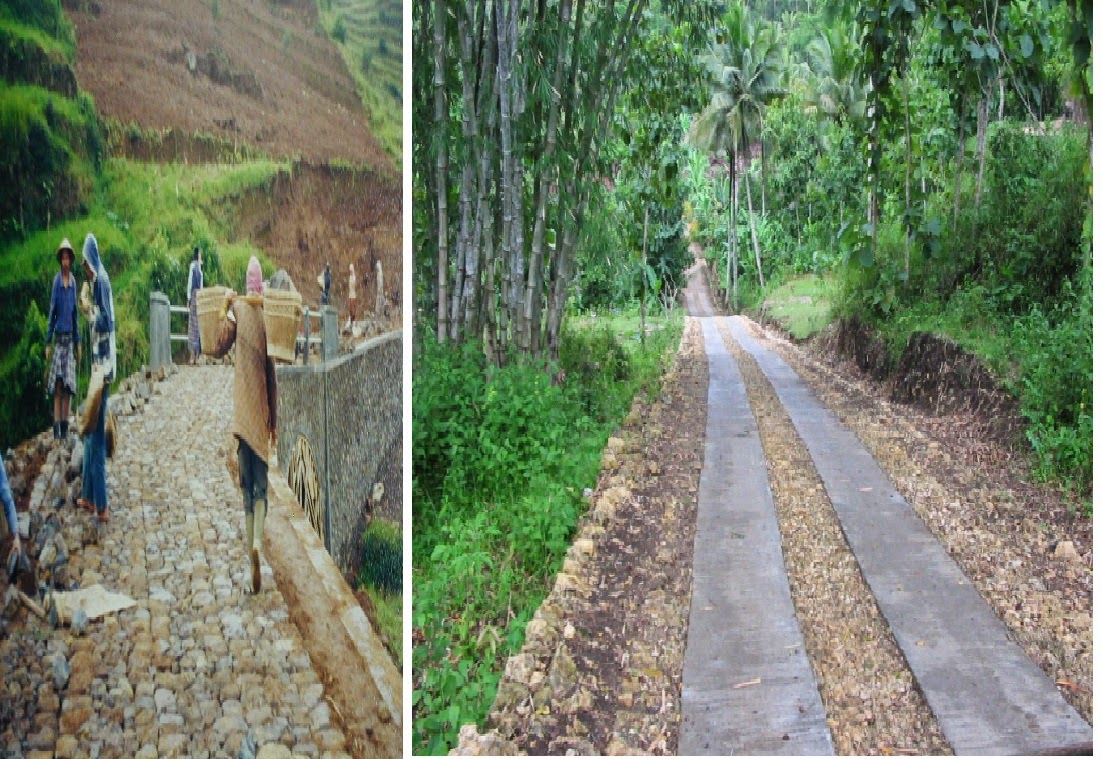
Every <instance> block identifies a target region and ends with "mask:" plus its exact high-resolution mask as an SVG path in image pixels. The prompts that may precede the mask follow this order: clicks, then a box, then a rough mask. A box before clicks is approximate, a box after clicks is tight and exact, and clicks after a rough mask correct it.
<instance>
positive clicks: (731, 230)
mask: <svg viewBox="0 0 1102 759" xmlns="http://www.w3.org/2000/svg"><path fill="white" fill-rule="evenodd" d="M727 166H728V171H729V176H730V179H731V183H730V189H729V190H728V193H729V195H730V197H729V203H728V209H729V210H728V213H729V214H730V217H731V220H730V223H729V224H728V226H727V304H728V305H729V306H730V307H731V310H733V311H734V312H735V313H738V231H737V226H736V225H737V224H738V195H739V192H738V175H737V174H736V166H737V161H736V156H735V151H733V150H728V151H727Z"/></svg>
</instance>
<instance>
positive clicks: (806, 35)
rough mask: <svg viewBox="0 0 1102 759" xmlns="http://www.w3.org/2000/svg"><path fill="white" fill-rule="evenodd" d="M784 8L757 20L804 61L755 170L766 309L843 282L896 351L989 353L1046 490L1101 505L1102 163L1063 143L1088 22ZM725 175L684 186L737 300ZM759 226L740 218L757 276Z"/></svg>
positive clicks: (845, 311)
mask: <svg viewBox="0 0 1102 759" xmlns="http://www.w3.org/2000/svg"><path fill="white" fill-rule="evenodd" d="M771 5H772V4H771V3H768V2H750V3H749V8H748V12H749V13H752V14H759V15H764V16H766V17H768V18H772V19H774V20H776V21H778V22H779V23H780V25H781V28H782V30H783V31H782V39H784V40H785V42H786V45H787V50H786V51H785V53H784V55H783V56H782V57H784V58H785V60H787V61H788V65H787V69H786V80H785V81H786V87H787V89H788V91H789V97H787V98H785V99H784V100H783V101H781V102H779V103H776V104H774V105H772V106H770V107H769V108H768V110H767V112H766V113H765V117H764V126H763V129H762V133H761V135H762V140H761V152H762V154H763V155H764V156H765V160H762V159H759V158H755V160H753V161H752V162H751V163H750V166H749V172H750V177H751V180H752V181H751V183H750V185H751V186H750V192H751V193H752V194H753V196H754V198H755V199H756V200H758V201H760V202H758V203H757V204H756V207H755V211H756V213H755V216H756V217H757V220H758V225H757V232H758V235H759V237H760V238H761V243H762V245H761V247H762V250H763V251H765V252H764V254H763V257H764V260H763V261H762V267H763V270H764V275H765V277H766V278H767V279H772V280H773V281H774V282H773V283H772V284H769V285H768V286H767V290H769V291H771V292H772V291H775V290H776V289H777V288H778V287H779V286H780V283H781V282H783V281H785V280H786V279H789V278H792V277H798V276H801V275H803V274H804V273H820V274H831V275H834V276H835V279H836V281H837V283H838V287H837V288H835V290H834V291H835V295H834V298H835V302H834V312H835V314H836V315H849V314H858V315H860V316H861V317H862V318H863V319H864V320H865V321H867V322H869V323H871V324H872V325H873V326H874V327H875V328H876V329H877V330H878V331H879V332H880V333H881V334H882V335H884V336H885V337H886V338H887V340H888V342H889V344H890V345H893V346H899V347H900V348H901V346H902V345H904V344H905V343H906V340H907V337H908V336H909V335H910V333H911V332H912V331H914V330H928V331H932V332H937V333H940V334H944V335H947V336H948V337H950V338H952V339H954V340H956V341H957V342H959V343H961V344H962V345H963V346H964V347H966V348H967V349H969V350H972V351H974V352H976V353H977V354H978V355H979V356H980V357H981V358H983V359H984V360H985V361H987V363H988V364H989V366H990V367H991V368H992V369H993V370H994V371H995V373H996V375H997V376H999V377H1000V378H1002V380H1003V383H1004V386H1005V387H1006V389H1007V390H1008V391H1009V392H1010V393H1011V394H1012V395H1014V396H1015V397H1017V398H1018V399H1019V400H1020V401H1021V404H1022V413H1023V417H1024V419H1025V421H1026V424H1027V430H1026V440H1025V441H1023V442H1024V443H1026V444H1028V445H1029V446H1031V447H1032V449H1033V450H1034V452H1035V454H1036V462H1037V470H1038V474H1039V475H1040V476H1041V477H1043V478H1045V479H1055V480H1056V481H1058V482H1060V483H1062V484H1064V485H1065V486H1068V487H1070V488H1072V489H1073V491H1075V492H1076V493H1079V494H1082V493H1084V492H1086V493H1089V492H1090V489H1091V487H1092V472H1091V467H1090V457H1091V429H1092V423H1091V418H1092V414H1093V408H1092V396H1091V392H1090V388H1091V383H1092V370H1091V366H1092V362H1091V353H1090V346H1091V345H1092V339H1091V337H1092V316H1091V309H1090V307H1089V304H1090V298H1091V280H1090V272H1091V271H1092V269H1093V266H1092V261H1093V251H1092V247H1091V237H1090V232H1089V228H1090V227H1089V216H1090V206H1091V201H1090V193H1089V189H1090V177H1091V169H1090V164H1091V149H1090V141H1089V137H1088V135H1087V133H1086V130H1084V129H1083V128H1081V127H1079V126H1076V125H1074V124H1064V125H1054V124H1052V121H1053V119H1056V118H1057V117H1062V116H1064V112H1065V103H1068V104H1069V105H1068V106H1067V107H1069V108H1073V109H1074V108H1081V107H1082V103H1083V101H1082V97H1083V95H1084V94H1085V93H1084V91H1083V89H1084V87H1087V88H1089V84H1090V82H1089V77H1085V76H1083V71H1084V66H1089V59H1090V49H1089V45H1087V44H1085V42H1084V39H1085V38H1084V35H1083V33H1082V31H1083V29H1084V26H1085V25H1086V28H1089V18H1088V19H1087V20H1086V21H1085V22H1084V17H1083V14H1082V9H1081V8H1080V7H1079V5H1073V6H1070V8H1071V12H1069V6H1068V5H1066V4H1062V3H1052V2H1040V3H1037V4H1022V3H1013V4H1010V5H1006V6H1002V7H1001V8H1000V10H999V12H998V13H995V12H993V7H991V6H988V8H987V11H988V12H987V13H986V14H985V13H984V12H983V8H982V7H981V6H982V5H983V4H982V3H980V4H976V3H972V4H968V3H964V2H956V0H939V1H938V2H917V1H916V2H915V3H898V2H881V0H868V1H867V2H863V3H858V4H843V3H833V2H827V3H820V4H818V7H815V6H814V5H808V6H807V7H806V8H790V12H787V13H785V12H782V13H780V14H777V13H775V12H774V10H775V9H772V8H771V7H770V6H771ZM809 11H810V12H809ZM828 11H829V13H828ZM722 33H723V32H722V31H721V32H720V34H722ZM1088 36H1089V35H1088ZM854 51H859V55H855V54H854ZM854 60H857V62H858V63H859V64H860V65H859V66H857V67H854V66H853V65H852V63H853V61H854ZM870 80H871V81H872V82H873V85H874V86H873V88H872V90H871V91H870V90H869V88H868V87H866V86H864V85H863V83H864V82H868V81H870ZM866 100H868V102H867V103H866V104H865V105H861V104H862V103H865V101H866ZM706 106H707V104H706V103H705V102H704V101H701V102H700V103H699V105H698V107H699V108H702V109H703V108H705V107H706ZM869 115H873V119H871V120H870V119H869V118H868V116H869ZM1045 122H1048V123H1047V125H1046V123H1045ZM726 158H727V156H726V155H722V154H715V155H713V157H712V158H711V163H710V164H709V163H707V162H706V159H705V158H704V157H703V156H701V157H700V158H691V159H690V160H689V161H688V162H687V163H686V164H685V170H684V174H685V175H686V176H687V178H688V179H687V181H688V184H689V186H690V190H689V192H688V197H689V203H690V207H689V218H690V221H691V223H690V229H691V231H692V233H693V237H694V239H695V240H696V241H698V242H699V243H700V244H701V246H702V248H703V250H704V252H705V255H706V257H707V258H708V260H709V261H710V262H711V263H712V266H713V268H714V269H716V270H718V271H720V272H721V274H720V277H719V284H720V285H721V286H726V285H727V284H728V276H727V274H726V273H725V272H723V265H724V261H725V256H726V252H725V248H726V242H725V236H726V233H727V221H726V219H725V218H724V217H725V215H726V213H727V211H728V208H729V204H730V200H729V199H728V194H727V193H728V190H727V187H728V184H727V177H726V171H724V170H723V169H719V166H720V165H721V164H720V162H721V161H722V162H724V163H726ZM870 161H871V162H870ZM724 168H725V167H724ZM717 169H719V170H717ZM744 194H745V193H744ZM761 209H764V212H762V211H761ZM759 213H760V215H759ZM749 221H750V219H749V217H748V215H747V214H746V213H745V208H741V209H740V211H739V215H738V222H737V228H736V231H735V240H737V250H738V257H737V263H738V271H739V272H741V273H743V274H745V273H746V272H752V271H753V269H754V267H755V265H756V263H755V261H754V259H753V257H752V255H751V251H750V249H749V245H750V243H751V235H750V229H749ZM751 280H752V278H751V277H746V278H745V279H742V280H741V281H740V288H742V287H743V284H744V283H750V282H751ZM743 296H744V297H743ZM740 301H741V303H740V305H742V306H743V307H749V308H756V307H757V306H758V304H759V303H760V302H761V296H760V295H759V294H758V293H756V292H754V291H753V290H751V291H749V292H744V293H743V294H742V296H740ZM1071 346H1079V348H1078V349H1077V350H1072V349H1071ZM1076 497H1079V496H1076Z"/></svg>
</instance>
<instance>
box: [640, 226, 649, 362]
mask: <svg viewBox="0 0 1102 759" xmlns="http://www.w3.org/2000/svg"><path fill="white" fill-rule="evenodd" d="M649 223H650V208H648V207H646V206H644V208H643V267H642V269H641V270H640V272H639V274H640V275H641V277H642V279H643V282H642V285H643V287H642V292H641V293H640V296H639V341H640V344H641V345H642V346H643V347H644V348H646V347H647V226H648V224H649Z"/></svg>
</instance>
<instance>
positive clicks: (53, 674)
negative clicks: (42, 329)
mask: <svg viewBox="0 0 1102 759" xmlns="http://www.w3.org/2000/svg"><path fill="white" fill-rule="evenodd" d="M169 375H170V376H168V377H167V378H166V379H164V381H155V380H152V379H148V380H147V379H145V378H137V379H135V380H126V381H124V382H123V383H121V384H122V385H123V386H124V387H125V386H128V385H133V387H132V389H131V388H128V390H127V392H126V393H125V395H124V396H120V397H124V398H125V400H124V401H123V403H122V404H121V408H120V414H121V415H120V417H119V448H118V450H117V452H116V454H115V458H114V459H113V460H111V461H109V462H108V488H109V494H110V499H111V520H110V522H109V523H108V524H107V525H106V526H105V527H103V528H100V529H97V528H96V527H94V526H93V524H92V522H91V519H92V517H91V516H90V515H88V514H87V513H85V512H83V511H81V510H79V509H77V508H75V507H74V506H73V504H72V499H73V496H74V494H75V492H79V490H77V489H76V488H78V487H79V476H78V473H79V463H78V462H77V461H75V460H73V461H70V458H69V452H68V450H67V449H57V450H55V451H54V452H53V453H51V454H50V457H49V458H48V459H47V466H46V469H45V474H46V477H40V478H39V480H40V481H42V483H43V484H42V485H41V486H40V487H39V491H38V492H39V493H40V497H39V498H38V499H37V501H36V499H35V498H34V497H32V502H31V509H32V511H33V512H35V513H36V514H37V516H32V521H34V522H35V523H36V525H37V524H39V523H41V522H42V520H45V521H47V522H48V521H50V520H56V521H57V522H58V523H59V524H60V534H61V535H62V536H64V539H65V540H64V542H65V545H66V546H67V550H68V554H69V561H68V574H69V579H68V581H69V582H74V583H76V584H78V585H80V586H81V587H86V586H89V585H91V584H93V583H100V584H102V585H103V586H104V587H105V588H107V589H108V590H111V591H114V592H117V593H123V594H125V595H127V596H129V597H130V598H132V599H134V600H135V601H136V604H135V605H134V606H133V607H131V608H129V609H125V610H123V611H121V612H118V613H116V614H110V615H108V616H106V617H105V618H103V619H100V620H93V621H91V622H90V623H89V624H88V627H87V631H86V632H84V633H83V634H82V633H80V632H79V631H75V630H73V629H71V628H70V627H60V628H57V629H54V628H52V627H51V626H50V625H49V624H48V622H47V621H46V620H40V619H38V618H37V617H35V616H33V615H32V614H30V613H29V612H27V611H25V610H22V609H18V608H17V609H12V608H11V607H9V613H10V614H12V617H11V618H10V619H9V620H8V622H7V624H6V631H5V637H4V639H3V641H2V642H0V681H2V682H3V683H4V684H5V686H6V698H5V702H4V706H3V707H2V708H3V709H4V713H3V715H2V716H4V717H5V718H6V719H4V720H0V722H3V724H4V727H3V732H2V733H0V747H3V749H4V750H5V751H6V752H8V754H9V755H25V756H57V757H71V756H85V755H88V754H89V753H90V754H91V755H93V756H95V755H105V756H140V757H153V756H185V755H186V756H192V757H214V756H237V755H238V752H239V751H240V750H241V748H242V745H243V744H245V743H248V744H249V745H250V746H252V745H255V747H256V748H258V749H265V747H267V750H268V751H277V750H278V751H285V752H288V753H290V754H293V755H300V756H322V757H334V758H335V757H341V756H349V755H352V754H355V755H367V754H368V753H371V754H372V755H388V754H395V755H396V752H395V751H394V750H393V749H392V750H391V751H389V752H384V751H380V750H378V749H377V748H374V747H372V746H371V745H365V743H364V740H363V738H362V734H363V733H362V730H361V729H360V728H361V726H360V725H359V724H358V723H356V724H354V725H352V727H353V728H356V729H354V730H350V726H349V725H348V724H346V722H345V720H344V718H343V717H342V715H341V709H340V700H339V699H338V698H337V697H336V696H335V695H334V693H333V692H332V688H331V687H327V685H326V681H325V679H323V678H322V677H321V676H320V674H319V670H318V669H317V668H316V667H315V665H314V663H313V661H312V659H311V655H310V652H309V650H308V649H307V646H306V645H305V642H304V640H303V638H302V633H301V632H300V630H299V629H298V628H297V627H296V625H295V623H294V619H293V611H292V609H293V607H291V606H289V604H288V601H287V599H285V597H284V595H283V594H282V593H281V591H280V589H279V587H278V586H277V584H276V583H275V582H274V579H273V573H272V570H271V568H270V567H269V566H268V563H267V560H265V561H264V562H263V570H262V578H263V587H262V590H261V593H260V594H259V595H256V596H252V595H248V594H246V592H245V587H246V580H247V577H248V568H247V564H246V561H245V551H244V541H243V537H242V534H243V527H244V526H243V516H242V515H243V510H242V505H241V497H240V493H239V491H238V488H237V486H236V483H235V482H234V480H233V478H232V476H231V474H230V472H229V471H228V469H227V467H226V460H227V456H228V454H229V453H231V451H230V445H231V443H230V441H231V440H232V438H231V437H230V436H229V434H228V429H229V423H230V420H231V419H232V385H233V369H232V368H231V367H228V366H202V367H197V368H186V369H182V370H181V369H176V370H171V371H170V373H169ZM135 407H136V408H135ZM66 470H67V471H66ZM55 472H56V475H55ZM50 477H55V479H54V482H55V484H59V485H60V486H61V487H60V489H52V488H50V487H47V482H48V480H49V478H50ZM58 479H60V482H59V481H58ZM46 491H49V492H48V493H47V492H46ZM57 493H60V495H61V497H62V499H63V500H62V502H61V503H60V504H58V503H57V502H56V501H55V498H54V495H55V494H57ZM274 496H276V494H275V493H271V494H270V497H274ZM276 508H280V506H277V505H276V504H273V510H274V509H276ZM273 517H274V515H273ZM272 548H273V546H272V542H271V540H270V537H269V540H268V541H267V543H266V551H268V552H271V550H272ZM345 666H348V663H347V662H346V663H345ZM383 711H386V710H385V709H383ZM389 721H390V722H391V728H390V729H391V730H394V729H400V728H395V727H394V724H393V722H394V721H393V719H390V720H389ZM397 751H400V743H399V746H398V749H397ZM262 755H263V753H262ZM284 755H287V754H284Z"/></svg>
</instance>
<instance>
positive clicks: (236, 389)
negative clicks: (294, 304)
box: [214, 256, 278, 594]
mask: <svg viewBox="0 0 1102 759" xmlns="http://www.w3.org/2000/svg"><path fill="white" fill-rule="evenodd" d="M263 293H264V281H263V274H262V272H261V269H260V261H258V260H257V258H256V256H253V257H252V258H250V259H249V265H248V269H247V270H246V274H245V295H244V296H238V295H237V293H236V292H234V291H233V290H230V291H229V292H228V293H227V294H226V302H225V306H224V308H223V312H222V315H221V321H220V328H219V333H218V341H217V343H216V345H215V348H214V356H215V358H221V357H223V356H225V355H226V353H228V352H229V350H230V348H231V347H233V346H234V345H235V344H236V345H237V357H236V360H235V362H234V377H233V426H232V432H233V436H234V437H235V438H237V462H238V467H239V470H240V485H241V494H242V496H243V499H244V502H245V547H246V550H247V551H248V555H249V559H250V563H251V567H252V591H253V593H254V594H256V593H259V592H260V554H261V549H262V544H263V541H264V520H265V518H266V517H267V514H268V454H269V452H270V451H271V449H272V447H273V446H274V445H275V432H276V411H277V405H278V392H277V387H276V374H275V363H274V362H273V361H272V360H271V359H270V358H269V357H268V340H267V334H266V332H265V330H264V299H263Z"/></svg>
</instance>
